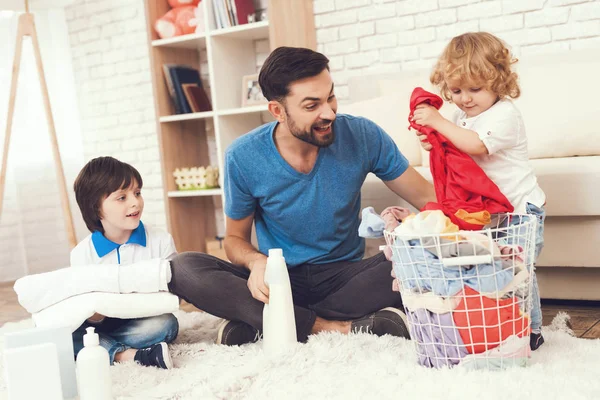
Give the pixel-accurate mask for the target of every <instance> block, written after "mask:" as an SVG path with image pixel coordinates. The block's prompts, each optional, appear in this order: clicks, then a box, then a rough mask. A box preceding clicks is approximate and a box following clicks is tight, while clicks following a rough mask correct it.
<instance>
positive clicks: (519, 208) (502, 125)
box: [453, 99, 546, 213]
mask: <svg viewBox="0 0 600 400" xmlns="http://www.w3.org/2000/svg"><path fill="white" fill-rule="evenodd" d="M453 122H454V123H455V124H456V125H458V126H460V127H461V128H465V129H469V130H472V131H475V132H477V134H478V135H479V138H480V139H481V141H482V142H483V144H484V145H485V147H486V148H487V150H488V153H489V154H483V155H477V156H471V157H472V158H473V160H475V162H476V163H477V165H479V166H480V167H481V169H482V170H483V172H485V173H486V175H487V176H488V177H489V178H490V179H491V180H492V181H493V182H494V183H495V184H496V185H497V186H498V188H499V189H500V191H501V192H502V194H504V196H506V198H507V199H508V201H510V203H511V204H512V206H513V207H514V208H515V212H519V213H524V212H525V206H526V204H527V203H531V204H533V205H535V206H538V207H542V206H543V205H544V204H545V203H546V195H545V194H544V191H543V190H542V188H540V186H539V185H538V183H537V178H536V177H535V174H534V173H533V168H532V167H531V165H530V163H529V154H528V152H527V136H526V134H525V124H524V123H523V118H522V117H521V113H520V112H519V110H518V109H517V107H515V105H514V104H513V102H512V101H510V100H508V99H504V100H500V101H498V102H497V103H496V104H494V105H493V106H492V107H490V108H489V109H488V110H486V111H484V112H482V113H481V114H479V115H477V116H475V117H471V118H468V117H467V115H466V114H465V112H464V111H462V110H458V111H457V112H456V113H455V114H454V118H453Z"/></svg>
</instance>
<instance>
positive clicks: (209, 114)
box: [158, 111, 215, 123]
mask: <svg viewBox="0 0 600 400" xmlns="http://www.w3.org/2000/svg"><path fill="white" fill-rule="evenodd" d="M214 115H215V113H214V112H212V111H206V112H197V113H187V114H176V115H167V116H164V117H160V118H159V119H158V120H159V121H160V123H166V122H178V121H189V120H192V119H205V118H212V116H214Z"/></svg>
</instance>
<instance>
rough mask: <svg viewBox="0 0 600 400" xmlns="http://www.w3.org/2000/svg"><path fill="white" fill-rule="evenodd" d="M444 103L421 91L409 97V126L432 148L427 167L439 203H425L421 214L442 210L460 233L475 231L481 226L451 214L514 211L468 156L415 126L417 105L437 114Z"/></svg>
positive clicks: (443, 139) (433, 131) (434, 133)
mask: <svg viewBox="0 0 600 400" xmlns="http://www.w3.org/2000/svg"><path fill="white" fill-rule="evenodd" d="M443 103H444V101H443V100H442V99H441V98H440V97H439V96H437V95H435V94H433V93H429V92H428V91H426V90H424V89H422V88H420V87H418V88H416V89H415V90H414V91H413V93H412V96H411V97H410V115H409V117H408V121H409V123H410V126H411V127H412V128H414V129H416V130H417V131H419V132H421V133H423V134H425V135H426V136H427V140H428V141H429V143H431V145H432V146H433V148H432V149H431V151H430V152H429V164H430V168H431V174H432V176H433V184H434V187H435V194H436V197H437V201H438V203H427V204H426V205H425V207H423V208H422V209H421V211H425V210H442V211H443V212H444V214H446V216H447V217H449V218H450V219H451V220H452V222H453V223H455V224H456V225H458V227H459V228H460V229H464V230H478V229H481V228H482V226H481V225H476V224H471V223H468V222H466V221H464V220H462V219H460V218H458V217H456V216H455V215H454V214H455V213H456V212H457V211H458V210H460V209H462V210H465V211H467V212H469V213H472V212H479V211H484V210H486V211H488V212H489V213H490V214H496V213H501V212H512V211H513V210H514V208H513V206H512V205H511V204H510V202H509V201H508V199H507V198H506V196H504V195H503V194H502V192H500V189H498V186H496V184H495V183H494V182H492V180H491V179H490V178H488V177H487V175H486V174H485V172H483V170H482V169H481V167H480V166H479V165H477V163H475V161H473V159H472V158H471V157H470V156H469V155H468V154H465V153H463V152H462V151H460V150H458V149H457V148H456V147H455V146H454V145H453V144H452V142H450V141H449V140H448V139H446V138H445V137H444V135H441V134H439V133H438V132H437V131H435V130H434V129H433V128H430V127H425V126H421V125H417V124H416V123H415V122H414V121H413V120H412V116H413V113H414V112H415V110H416V107H417V105H419V104H429V105H431V106H433V107H435V108H437V109H438V110H439V109H440V107H441V106H442V104H443Z"/></svg>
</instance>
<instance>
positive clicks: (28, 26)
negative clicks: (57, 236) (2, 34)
mask: <svg viewBox="0 0 600 400" xmlns="http://www.w3.org/2000/svg"><path fill="white" fill-rule="evenodd" d="M25 36H30V37H31V43H32V45H33V53H34V56H35V61H36V65H37V71H38V75H39V78H40V86H41V89H42V99H43V102H44V109H45V110H46V119H47V120H48V131H49V132H50V142H51V146H52V153H53V155H54V165H55V168H56V178H57V180H58V186H59V193H60V202H61V204H62V209H63V214H64V218H65V228H66V231H67V239H68V240H69V245H70V246H71V248H73V247H75V245H76V244H77V238H76V237H75V227H74V226H73V215H72V214H71V206H70V205H69V196H68V192H67V183H66V181H65V173H64V170H63V165H62V162H61V159H60V151H59V149H58V140H57V138H56V129H55V127H54V119H53V118H52V109H51V107H50V98H49V97H48V87H47V86H46V78H45V77H44V67H43V65H42V57H41V54H40V46H39V43H38V37H37V33H36V30H35V23H34V20H33V14H31V13H30V12H29V1H28V0H25V13H24V14H21V16H19V24H18V28H17V44H16V46H15V57H14V60H13V67H12V80H11V83H10V98H9V102H8V116H7V123H6V135H5V136H4V150H3V154H2V169H0V215H1V214H2V202H3V200H4V186H5V181H6V166H7V161H8V148H9V144H10V134H11V128H12V122H13V115H14V112H15V100H16V94H17V81H18V78H19V67H20V65H21V50H22V46H23V37H25Z"/></svg>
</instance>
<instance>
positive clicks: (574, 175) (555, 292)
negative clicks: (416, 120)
mask: <svg viewBox="0 0 600 400" xmlns="http://www.w3.org/2000/svg"><path fill="white" fill-rule="evenodd" d="M598 71H600V52H598V51H595V52H592V51H586V52H567V53H561V54H554V55H546V56H536V57H522V58H521V59H520V60H519V62H518V63H517V72H518V73H519V75H520V82H521V88H522V95H521V97H520V98H519V99H518V100H516V104H517V106H518V107H519V109H520V110H521V112H522V114H523V117H524V120H525V125H526V127H527V135H528V140H529V144H528V145H529V154H530V158H531V163H532V165H533V168H534V170H535V172H536V174H537V177H538V180H539V183H540V186H541V187H542V188H543V189H544V191H545V192H546V195H547V206H546V210H547V215H548V217H547V219H546V225H545V229H546V231H545V235H544V236H545V247H544V250H543V252H542V254H541V256H540V259H539V260H538V270H537V274H538V278H539V284H540V292H541V296H542V298H554V299H586V300H600V105H599V104H600V102H599V101H598V99H599V97H600V79H599V77H598ZM428 77H429V71H428V70H427V71H426V70H423V71H410V72H398V73H395V74H384V75H371V76H364V77H359V78H352V79H350V81H349V89H350V102H349V103H348V104H342V105H341V106H340V107H339V110H338V111H339V112H342V113H348V114H353V115H361V116H364V117H367V118H369V119H371V120H373V121H375V122H376V123H378V124H379V125H380V126H381V127H382V128H383V129H384V130H386V131H387V132H388V133H389V134H390V135H391V136H392V138H393V139H394V140H395V141H396V143H397V145H398V147H399V148H400V150H401V151H402V153H404V155H405V156H406V157H407V158H408V159H409V161H410V163H411V165H413V166H414V167H415V168H416V169H417V170H418V171H419V172H420V173H421V174H423V175H424V176H425V177H426V178H427V179H431V174H430V172H429V166H428V164H429V162H428V157H427V155H426V154H424V152H423V151H422V150H421V148H420V146H419V143H418V141H417V139H416V137H415V135H414V134H413V133H411V132H409V131H408V129H407V126H408V122H407V116H408V101H409V97H410V93H411V91H412V89H413V88H414V87H416V86H422V87H424V88H426V89H428V90H432V91H433V90H434V89H432V88H431V86H430V85H429V79H428ZM334 78H335V73H334ZM454 107H455V106H454V105H452V104H446V105H444V107H443V108H442V113H443V114H444V115H447V116H448V115H451V114H452V112H453V110H454ZM362 203H363V206H373V207H375V209H376V210H377V211H379V212H380V211H381V210H382V209H383V208H385V207H386V206H389V205H406V203H404V202H403V201H402V200H401V199H398V198H397V197H396V196H395V195H394V194H393V193H391V192H390V191H389V190H388V189H387V188H386V187H385V186H384V185H383V183H382V182H381V181H380V180H379V179H377V178H376V177H374V176H372V175H369V177H368V178H367V181H366V182H365V184H364V186H363V190H362ZM379 244H380V241H375V240H368V241H367V255H372V254H374V253H376V252H378V251H379V250H378V246H379Z"/></svg>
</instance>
